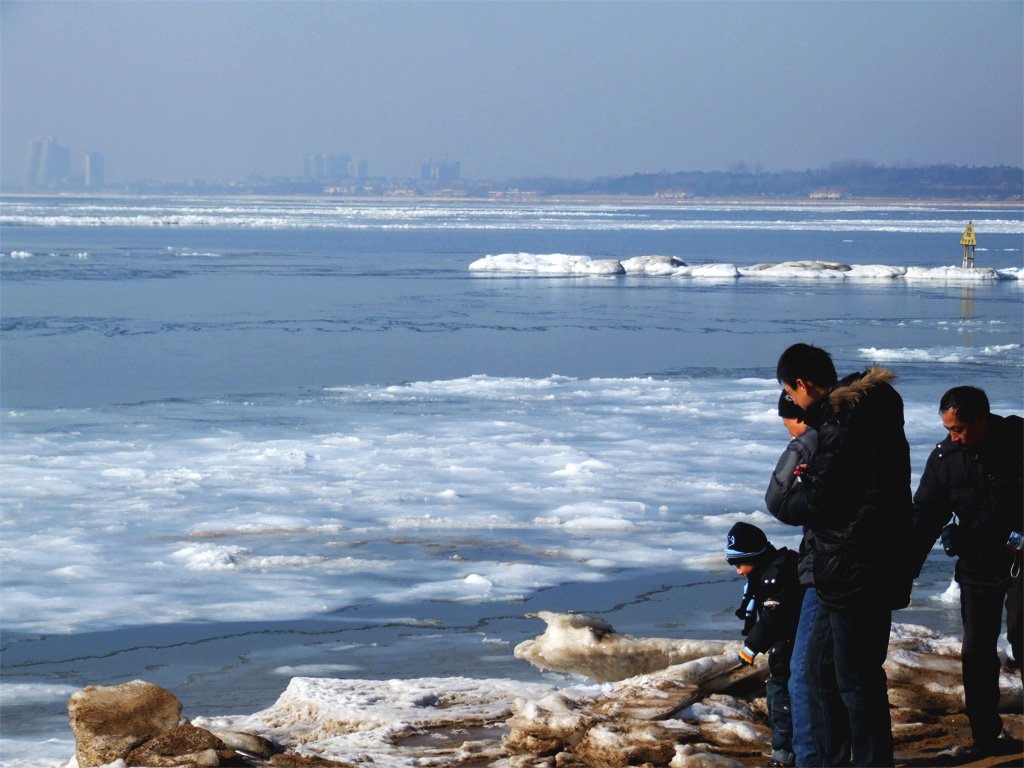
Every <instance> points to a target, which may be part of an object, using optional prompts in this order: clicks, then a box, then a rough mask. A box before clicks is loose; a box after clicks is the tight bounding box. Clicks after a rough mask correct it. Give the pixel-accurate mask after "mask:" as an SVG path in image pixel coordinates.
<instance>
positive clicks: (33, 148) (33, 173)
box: [25, 141, 43, 189]
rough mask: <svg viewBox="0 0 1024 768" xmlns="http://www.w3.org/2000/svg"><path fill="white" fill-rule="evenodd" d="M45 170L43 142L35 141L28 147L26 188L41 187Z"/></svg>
mask: <svg viewBox="0 0 1024 768" xmlns="http://www.w3.org/2000/svg"><path fill="white" fill-rule="evenodd" d="M42 168H43V142H41V141H33V142H31V143H29V145H28V173H26V174H25V186H26V187H28V188H29V189H32V188H33V187H39V186H41V184H40V183H39V182H40V179H41V178H42Z"/></svg>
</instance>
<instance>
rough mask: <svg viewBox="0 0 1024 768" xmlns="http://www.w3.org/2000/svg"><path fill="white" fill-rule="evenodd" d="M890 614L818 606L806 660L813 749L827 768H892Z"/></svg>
mask: <svg viewBox="0 0 1024 768" xmlns="http://www.w3.org/2000/svg"><path fill="white" fill-rule="evenodd" d="M891 626H892V611H890V610H889V609H888V608H887V607H885V608H882V607H878V606H872V607H870V608H858V609H855V610H852V611H850V612H848V613H839V612H838V611H833V610H831V609H830V608H828V607H827V606H824V605H820V604H819V605H818V614H817V616H815V618H814V625H813V626H812V628H811V637H810V642H809V643H808V646H807V654H806V656H805V658H804V669H805V671H806V673H807V674H806V676H807V687H808V693H809V694H810V701H811V716H812V718H813V720H812V722H813V724H814V728H815V744H816V746H817V750H818V754H819V755H821V758H822V760H823V762H824V764H825V765H832V766H837V765H854V766H879V765H881V766H891V765H892V764H893V754H892V752H893V740H892V719H891V718H890V716H889V692H888V689H887V688H886V677H885V670H884V669H883V668H882V665H883V664H884V663H885V657H886V655H887V654H888V652H889V630H890V628H891Z"/></svg>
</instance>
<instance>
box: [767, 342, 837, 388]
mask: <svg viewBox="0 0 1024 768" xmlns="http://www.w3.org/2000/svg"><path fill="white" fill-rule="evenodd" d="M775 375H776V376H777V377H778V380H779V383H780V384H785V385H787V386H789V387H795V386H796V380H797V379H803V380H804V381H810V382H812V383H814V384H817V385H818V386H819V387H826V388H827V387H831V386H832V385H833V384H835V383H836V381H838V378H839V377H837V376H836V367H835V366H834V365H833V364H832V356H831V355H829V353H828V352H826V351H825V350H824V349H819V348H818V347H812V346H811V345H810V344H794V345H793V346H791V347H790V348H789V349H787V350H786V351H785V352H783V353H782V355H781V356H780V357H779V364H778V366H777V367H776V369H775Z"/></svg>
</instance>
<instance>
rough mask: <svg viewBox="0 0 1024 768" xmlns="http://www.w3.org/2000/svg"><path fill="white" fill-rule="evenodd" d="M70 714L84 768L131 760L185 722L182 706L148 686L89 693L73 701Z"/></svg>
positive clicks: (80, 693) (135, 682) (104, 687)
mask: <svg viewBox="0 0 1024 768" xmlns="http://www.w3.org/2000/svg"><path fill="white" fill-rule="evenodd" d="M68 714H69V715H70V716H71V730H72V732H73V733H74V734H75V742H76V746H75V758H76V759H77V761H78V765H79V768H93V767H94V766H99V765H106V764H107V763H112V762H114V761H115V760H118V759H122V758H126V757H127V756H128V754H129V753H130V752H131V751H132V750H133V749H135V748H136V747H138V746H140V745H141V744H144V743H145V742H147V741H149V740H150V739H153V738H155V737H157V736H159V735H160V734H162V733H166V732H167V731H170V730H172V729H174V728H177V727H178V726H179V725H181V724H182V722H183V720H182V717H181V702H180V701H178V699H177V698H176V697H175V696H174V695H173V694H171V693H169V692H168V691H166V690H164V689H163V688H161V687H160V686H158V685H154V684H153V683H147V682H145V681H144V680H133V681H131V682H129V683H122V684H121V685H90V686H88V687H87V688H83V689H82V690H80V691H77V692H76V693H75V694H73V695H72V696H71V699H70V700H69V701H68Z"/></svg>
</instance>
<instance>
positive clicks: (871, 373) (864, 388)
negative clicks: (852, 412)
mask: <svg viewBox="0 0 1024 768" xmlns="http://www.w3.org/2000/svg"><path fill="white" fill-rule="evenodd" d="M895 379H896V374H894V373H893V372H892V371H890V370H888V369H886V368H878V367H874V368H869V369H868V370H866V371H864V373H854V374H851V375H850V376H847V377H846V378H845V379H843V380H842V381H840V382H839V383H838V384H836V385H835V387H833V388H832V391H831V392H829V393H828V402H829V405H831V406H832V408H833V410H835V411H845V410H849V409H851V408H854V407H855V406H856V405H857V403H859V402H860V399H861V397H862V396H864V395H866V394H867V393H869V392H870V391H871V390H872V389H874V388H875V387H877V386H878V385H879V384H892V382H893V381H894V380H895Z"/></svg>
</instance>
